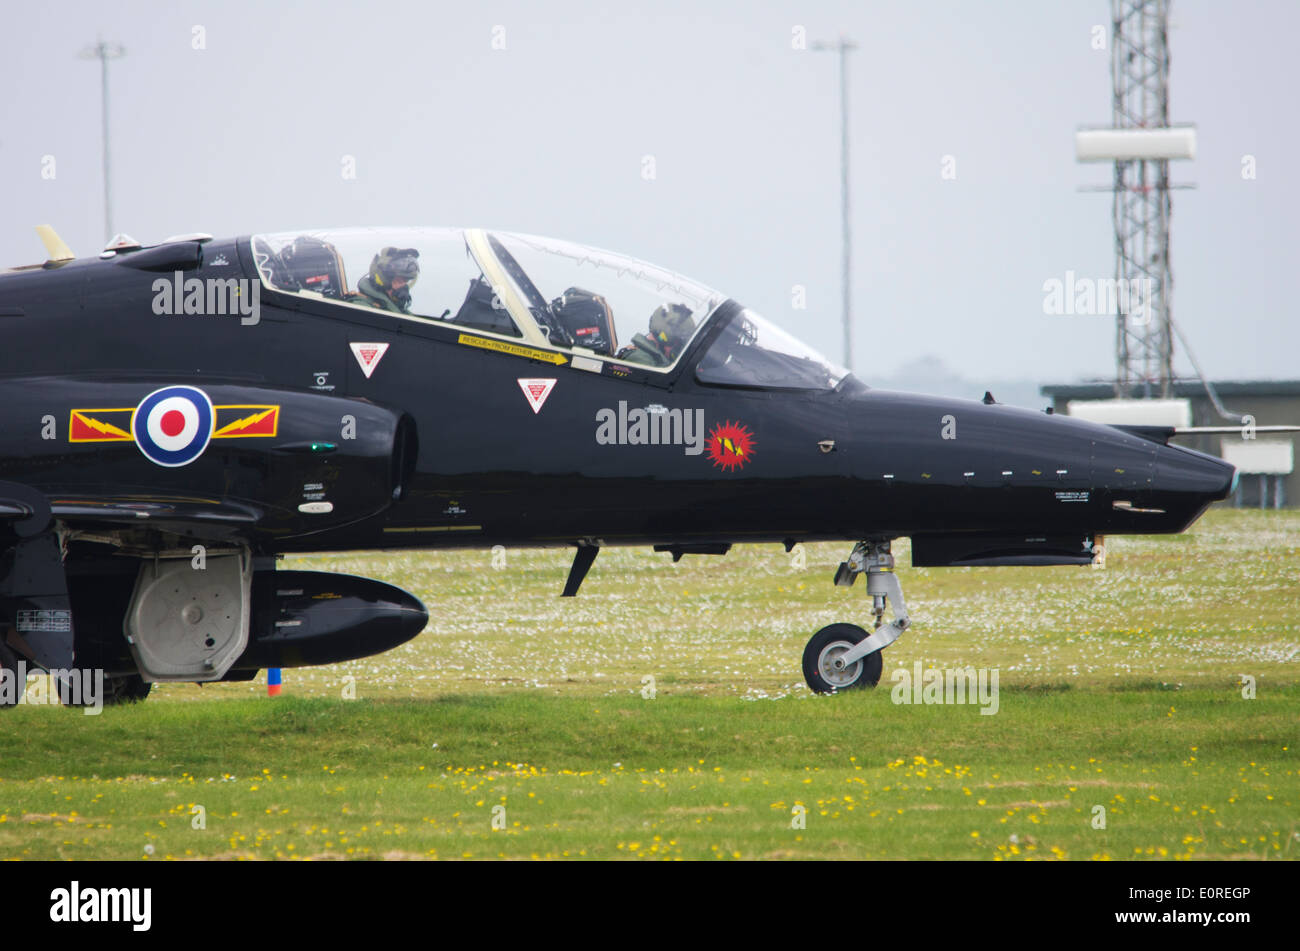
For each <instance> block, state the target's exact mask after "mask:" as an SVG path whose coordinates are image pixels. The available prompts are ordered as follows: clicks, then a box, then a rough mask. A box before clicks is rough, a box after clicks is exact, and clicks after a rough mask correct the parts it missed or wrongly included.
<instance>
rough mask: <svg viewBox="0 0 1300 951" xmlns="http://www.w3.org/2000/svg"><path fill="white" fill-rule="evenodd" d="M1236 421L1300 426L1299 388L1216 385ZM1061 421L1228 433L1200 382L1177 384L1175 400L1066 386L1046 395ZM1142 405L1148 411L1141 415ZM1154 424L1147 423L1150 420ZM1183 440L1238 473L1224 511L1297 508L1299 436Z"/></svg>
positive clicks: (1105, 387)
mask: <svg viewBox="0 0 1300 951" xmlns="http://www.w3.org/2000/svg"><path fill="white" fill-rule="evenodd" d="M1214 389H1215V392H1216V393H1218V396H1219V400H1220V402H1221V403H1223V405H1224V407H1225V408H1226V409H1227V410H1228V411H1229V412H1231V413H1234V414H1243V415H1247V416H1251V417H1254V424H1255V425H1256V426H1284V425H1300V380H1225V381H1224V382H1222V383H1215V384H1214ZM1042 393H1043V395H1044V396H1047V397H1049V398H1050V399H1051V401H1052V409H1053V411H1054V412H1057V413H1067V414H1071V415H1075V416H1084V417H1086V418H1088V419H1092V420H1095V421H1097V422H1127V423H1134V424H1141V423H1147V424H1148V425H1166V426H1167V425H1190V426H1231V425H1233V420H1228V419H1224V418H1223V417H1221V416H1220V415H1219V414H1218V413H1217V412H1215V409H1214V406H1213V404H1211V402H1210V398H1209V396H1207V395H1206V393H1205V387H1204V386H1203V385H1202V384H1201V382H1200V381H1199V380H1181V381H1178V382H1176V383H1175V384H1174V388H1173V397H1174V398H1173V399H1171V400H1149V401H1148V400H1115V399H1114V396H1115V390H1114V387H1113V386H1111V384H1109V383H1068V384H1052V385H1048V386H1044V387H1042ZM1142 404H1147V406H1146V407H1144V406H1143V405H1142ZM1148 416H1149V417H1150V418H1147V417H1148ZM1251 435H1252V434H1251V433H1250V431H1249V429H1248V428H1247V427H1243V431H1242V432H1241V433H1239V434H1232V435H1216V436H1180V437H1178V445H1180V446H1187V447H1188V448H1190V449H1199V450H1200V451H1201V452H1208V453H1212V454H1213V455H1216V456H1219V457H1221V458H1223V459H1225V460H1227V461H1228V462H1231V463H1232V464H1233V465H1235V466H1236V467H1237V470H1238V471H1239V472H1240V474H1241V478H1240V480H1238V483H1237V491H1236V494H1235V495H1234V496H1233V497H1232V498H1231V499H1230V500H1229V501H1228V503H1227V504H1232V505H1237V506H1250V507H1259V508H1281V507H1282V506H1284V505H1300V474H1297V472H1296V468H1295V457H1296V446H1297V442H1298V441H1300V439H1298V437H1300V433H1285V434H1280V435H1279V434H1273V435H1269V434H1261V435H1257V436H1255V437H1254V438H1249V437H1250V436H1251Z"/></svg>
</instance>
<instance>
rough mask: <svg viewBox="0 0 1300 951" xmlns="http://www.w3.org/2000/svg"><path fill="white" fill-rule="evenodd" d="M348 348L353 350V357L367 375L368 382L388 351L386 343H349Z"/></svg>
mask: <svg viewBox="0 0 1300 951" xmlns="http://www.w3.org/2000/svg"><path fill="white" fill-rule="evenodd" d="M348 346H349V347H351V348H352V355H353V356H354V357H356V358H357V363H359V364H360V365H361V372H362V373H364V374H365V375H366V379H367V380H368V379H370V374H372V373H374V372H375V367H377V366H379V361H380V360H382V359H383V358H384V354H385V353H386V352H387V351H388V344H386V343H349V344H348Z"/></svg>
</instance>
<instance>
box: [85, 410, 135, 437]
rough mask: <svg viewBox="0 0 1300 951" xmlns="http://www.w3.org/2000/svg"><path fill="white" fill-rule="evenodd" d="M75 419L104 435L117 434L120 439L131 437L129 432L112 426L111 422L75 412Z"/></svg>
mask: <svg viewBox="0 0 1300 951" xmlns="http://www.w3.org/2000/svg"><path fill="white" fill-rule="evenodd" d="M74 412H75V410H74ZM77 419H79V420H81V422H83V423H84V424H85V425H87V426H89V427H90V428H91V429H93V430H95V432H97V433H103V434H104V435H105V436H117V437H119V438H121V439H130V438H131V434H130V433H128V432H127V431H126V430H124V429H119V428H118V427H116V426H114V425H113V424H112V423H104V422H100V421H99V420H97V419H95V418H94V417H93V416H86V415H84V414H82V413H77Z"/></svg>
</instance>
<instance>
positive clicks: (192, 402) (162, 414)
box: [131, 386, 216, 467]
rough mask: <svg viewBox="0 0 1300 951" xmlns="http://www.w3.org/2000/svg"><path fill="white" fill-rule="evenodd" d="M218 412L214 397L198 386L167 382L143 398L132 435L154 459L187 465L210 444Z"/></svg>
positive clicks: (147, 455)
mask: <svg viewBox="0 0 1300 951" xmlns="http://www.w3.org/2000/svg"><path fill="white" fill-rule="evenodd" d="M215 415H216V414H215V413H214V412H213V409H212V400H210V399H208V394H207V393H204V392H203V391H202V390H200V389H198V388H197V387H193V386H164V387H163V388H162V389H160V390H154V391H153V392H152V393H150V394H149V395H148V396H146V397H145V398H144V399H142V400H141V401H140V405H139V406H137V407H136V409H135V414H134V415H133V416H132V417H131V435H133V436H134V437H135V444H136V445H137V446H139V447H140V451H141V452H142V453H144V455H145V458H146V459H148V460H149V461H150V462H153V463H156V464H157V465H160V466H168V467H175V466H187V465H189V464H190V463H191V462H193V461H194V460H195V459H197V458H198V457H199V456H201V455H203V450H204V449H206V448H208V440H210V439H211V438H212V421H213V419H214V418H215Z"/></svg>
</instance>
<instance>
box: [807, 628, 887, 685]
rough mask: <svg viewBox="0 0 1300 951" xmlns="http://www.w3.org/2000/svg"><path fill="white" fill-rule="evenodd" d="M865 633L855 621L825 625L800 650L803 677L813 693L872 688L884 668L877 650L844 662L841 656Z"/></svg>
mask: <svg viewBox="0 0 1300 951" xmlns="http://www.w3.org/2000/svg"><path fill="white" fill-rule="evenodd" d="M866 637H867V632H866V631H864V630H863V629H862V628H860V627H858V626H857V625H856V624H828V625H826V627H824V628H822V629H821V630H820V631H818V632H817V633H816V634H814V635H813V636H812V639H811V640H810V641H808V646H806V647H805V648H804V649H803V679H804V680H806V681H807V682H808V686H809V687H810V688H811V689H812V690H813V691H815V692H817V693H837V692H839V691H841V690H856V689H860V688H862V687H874V686H875V685H876V684H878V683H880V672H881V669H882V668H883V667H884V661H883V660H882V659H881V656H880V651H876V652H875V653H874V654H868V655H867V656H866V657H862V658H859V659H858V660H854V661H849V662H848V663H845V661H844V655H846V654H847V653H848V652H849V651H850V650H852V649H853V648H854V647H856V646H857V645H858V644H859V643H861V642H862V641H864V640H865V639H866Z"/></svg>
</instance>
